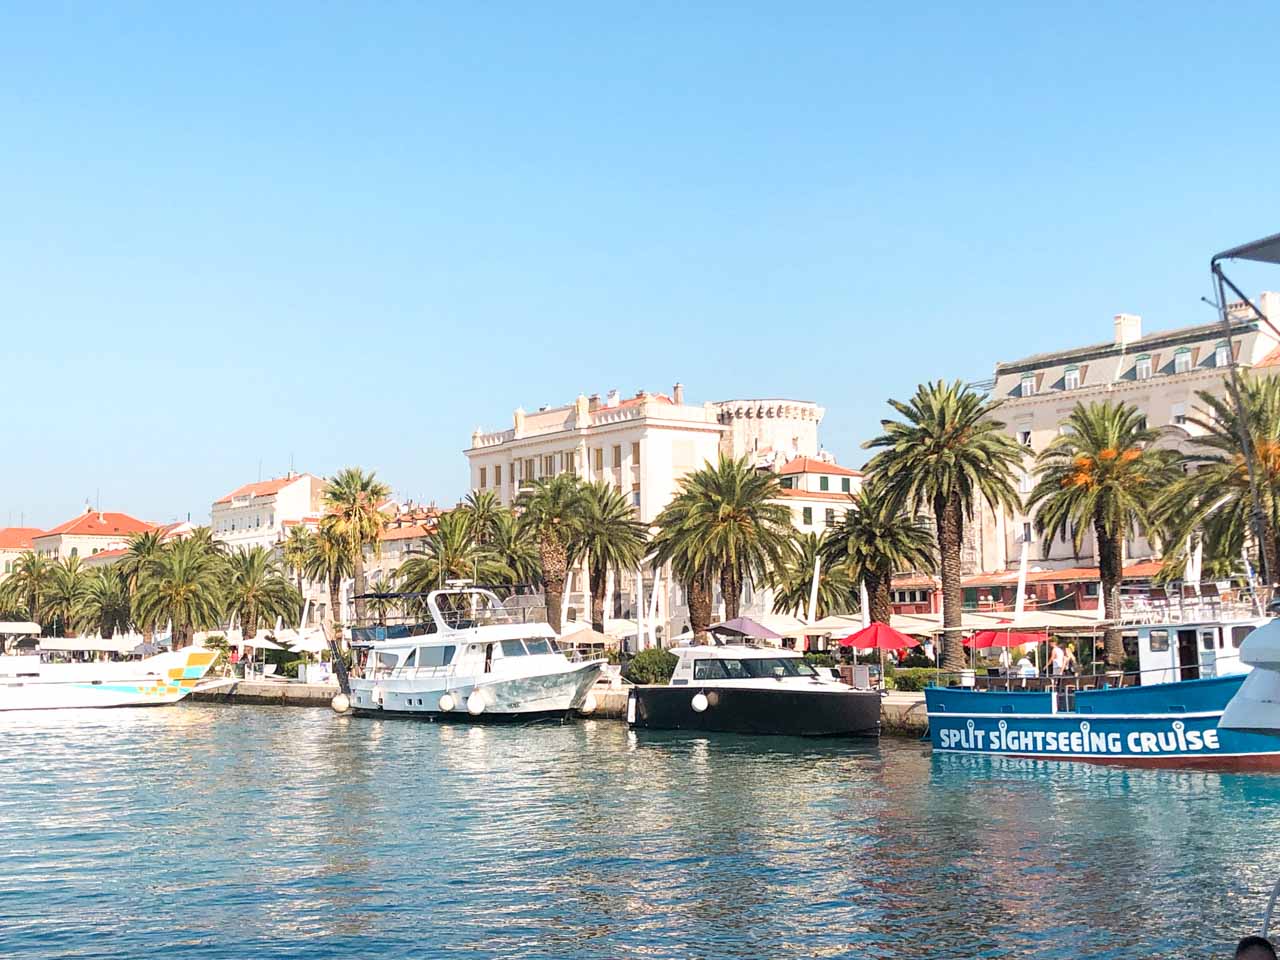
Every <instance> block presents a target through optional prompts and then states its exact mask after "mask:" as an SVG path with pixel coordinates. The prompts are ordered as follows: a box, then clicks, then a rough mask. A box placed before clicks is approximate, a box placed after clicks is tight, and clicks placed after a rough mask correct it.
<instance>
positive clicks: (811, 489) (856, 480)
mask: <svg viewBox="0 0 1280 960" xmlns="http://www.w3.org/2000/svg"><path fill="white" fill-rule="evenodd" d="M777 472H778V481H779V483H781V484H782V495H783V500H782V502H783V503H784V504H785V506H786V507H787V509H788V510H790V511H791V522H792V523H793V524H794V525H795V527H796V529H797V530H799V531H800V532H801V533H816V534H818V535H821V534H822V533H823V531H825V530H827V529H828V528H829V527H834V526H835V525H836V524H837V523H839V522H840V521H841V520H842V519H844V514H845V511H846V510H848V508H849V497H850V496H851V495H852V494H855V493H857V492H858V491H859V490H861V489H862V479H863V475H862V473H861V471H858V470H850V469H849V468H848V467H842V466H840V464H838V463H836V462H835V460H834V459H833V458H832V457H831V455H830V454H826V453H823V454H821V455H820V456H819V457H796V458H795V459H794V460H791V461H790V462H788V463H785V464H783V465H782V466H781V467H779V468H778V471H777Z"/></svg>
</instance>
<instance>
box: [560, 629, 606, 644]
mask: <svg viewBox="0 0 1280 960" xmlns="http://www.w3.org/2000/svg"><path fill="white" fill-rule="evenodd" d="M559 642H560V643H562V644H564V645H565V646H568V647H616V646H618V645H619V643H620V642H621V641H619V640H618V639H617V638H616V637H611V636H609V635H607V634H604V633H601V632H600V631H599V630H593V629H592V628H591V627H581V628H580V629H577V630H572V631H568V632H566V633H563V634H561V636H560V640H559Z"/></svg>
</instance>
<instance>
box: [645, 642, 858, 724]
mask: <svg viewBox="0 0 1280 960" xmlns="http://www.w3.org/2000/svg"><path fill="white" fill-rule="evenodd" d="M670 652H671V653H673V654H675V656H676V658H677V661H676V668H675V672H674V673H672V675H671V680H670V682H669V683H668V684H667V685H666V686H659V685H656V684H655V685H652V686H637V687H632V688H631V693H630V695H629V697H628V699H627V723H628V724H629V725H630V726H632V727H635V728H641V729H650V730H706V731H717V732H723V733H753V734H761V735H792V736H807V737H822V736H879V734H880V694H879V693H877V692H875V691H872V690H856V689H854V688H853V687H851V686H849V685H848V684H845V683H841V682H840V681H839V680H835V679H833V678H832V677H830V676H823V675H822V674H820V673H819V672H818V671H817V670H815V669H814V668H813V667H811V666H810V665H809V664H808V663H806V662H805V659H804V657H803V656H802V655H801V654H800V653H798V652H796V651H795V650H783V649H778V648H775V647H756V646H751V645H748V644H712V645H696V646H695V645H690V646H680V647H673V648H671V650H670Z"/></svg>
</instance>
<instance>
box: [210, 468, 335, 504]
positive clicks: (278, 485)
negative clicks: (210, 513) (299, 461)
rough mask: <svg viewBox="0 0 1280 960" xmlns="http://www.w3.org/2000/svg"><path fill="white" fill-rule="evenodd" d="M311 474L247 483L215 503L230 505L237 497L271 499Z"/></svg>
mask: <svg viewBox="0 0 1280 960" xmlns="http://www.w3.org/2000/svg"><path fill="white" fill-rule="evenodd" d="M310 476H311V474H309V473H298V474H294V475H293V476H292V477H276V478H275V479H274V480H261V481H259V482H258V483H246V484H245V485H244V486H243V487H239V488H237V489H235V490H232V491H231V492H230V493H228V494H227V495H226V496H225V497H221V498H220V499H218V500H215V501H213V502H214V503H230V502H231V501H232V500H234V499H235V498H236V497H269V496H271V495H272V494H276V493H279V492H280V491H281V490H283V489H284V488H285V487H287V486H289V484H291V483H296V482H297V481H299V480H305V479H307V478H308V477H310Z"/></svg>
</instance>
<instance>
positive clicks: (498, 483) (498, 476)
mask: <svg viewBox="0 0 1280 960" xmlns="http://www.w3.org/2000/svg"><path fill="white" fill-rule="evenodd" d="M493 485H494V486H495V487H497V488H499V489H501V488H502V467H501V466H496V467H494V468H493Z"/></svg>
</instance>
